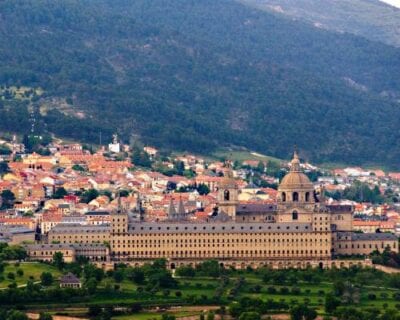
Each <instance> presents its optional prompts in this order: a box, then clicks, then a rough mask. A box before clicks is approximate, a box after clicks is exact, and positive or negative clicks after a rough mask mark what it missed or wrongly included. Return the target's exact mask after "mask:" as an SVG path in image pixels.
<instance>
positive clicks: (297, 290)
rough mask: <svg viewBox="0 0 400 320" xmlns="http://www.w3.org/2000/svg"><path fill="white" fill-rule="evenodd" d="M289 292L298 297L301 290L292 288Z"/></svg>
mask: <svg viewBox="0 0 400 320" xmlns="http://www.w3.org/2000/svg"><path fill="white" fill-rule="evenodd" d="M291 292H292V294H294V295H299V294H300V293H301V289H300V288H299V287H293V288H292V290H291Z"/></svg>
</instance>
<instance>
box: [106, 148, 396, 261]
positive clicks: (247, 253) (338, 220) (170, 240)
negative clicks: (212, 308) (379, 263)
mask: <svg viewBox="0 0 400 320" xmlns="http://www.w3.org/2000/svg"><path fill="white" fill-rule="evenodd" d="M224 175H225V177H224V179H222V181H221V183H220V185H219V190H218V210H217V213H216V214H214V215H213V216H212V217H210V218H209V219H208V220H207V221H205V222H201V223H200V222H193V221H189V220H186V219H181V220H180V221H176V220H174V221H172V220H170V221H166V222H158V223H146V222H133V221H131V219H130V216H129V214H128V213H126V212H119V213H114V214H112V218H111V220H112V222H111V234H110V240H111V241H110V245H111V256H112V259H113V260H116V261H132V262H133V263H135V262H136V263H141V262H143V261H150V260H154V259H157V258H167V259H168V260H169V261H170V263H171V267H173V266H176V265H179V264H181V263H187V264H196V263H199V262H201V261H203V260H206V259H216V260H218V261H220V263H223V264H226V265H233V266H236V267H237V266H239V267H241V266H242V265H243V264H247V265H254V266H261V265H270V266H272V267H289V266H292V267H301V268H302V267H306V266H308V265H310V266H326V267H330V266H332V263H334V264H335V262H334V261H333V259H335V258H336V257H337V256H345V255H358V254H364V255H368V254H370V253H371V252H372V251H374V250H378V251H383V250H384V249H385V248H386V247H387V246H389V247H390V248H391V250H394V251H396V252H397V251H398V246H397V237H396V236H394V235H392V234H383V233H382V234H364V235H363V236H360V235H359V234H355V233H353V232H352V231H351V230H352V214H353V208H352V207H351V206H326V205H325V201H324V198H323V190H320V194H318V192H316V191H315V190H314V186H313V184H312V183H311V182H310V180H309V179H308V177H307V176H306V175H305V174H304V173H303V172H302V171H301V168H300V161H299V158H298V156H297V154H295V156H294V158H293V160H292V162H291V169H290V172H289V173H288V174H287V175H286V176H285V177H284V179H283V180H282V183H281V184H280V186H279V188H278V195H279V197H278V202H277V204H276V205H251V204H250V205H242V204H239V202H238V197H237V195H238V188H237V185H236V183H235V180H234V179H233V176H232V173H231V171H230V167H229V166H227V168H226V169H225V172H224ZM345 235H347V236H345ZM338 265H340V263H338Z"/></svg>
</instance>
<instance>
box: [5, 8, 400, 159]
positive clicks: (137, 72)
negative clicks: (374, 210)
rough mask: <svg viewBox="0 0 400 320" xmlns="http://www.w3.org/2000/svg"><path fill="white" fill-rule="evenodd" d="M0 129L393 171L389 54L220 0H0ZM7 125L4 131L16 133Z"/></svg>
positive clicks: (396, 151)
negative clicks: (114, 137)
mask: <svg viewBox="0 0 400 320" xmlns="http://www.w3.org/2000/svg"><path fill="white" fill-rule="evenodd" d="M0 13H1V15H0V85H2V86H3V90H4V88H8V87H18V86H26V87H30V88H41V90H43V91H42V92H41V95H40V96H39V95H34V96H33V97H31V98H30V99H12V98H10V97H8V99H6V98H3V99H0V107H1V108H2V117H1V118H0V130H9V131H18V132H20V133H23V132H26V131H27V130H29V128H30V126H29V121H28V119H29V112H28V107H29V110H32V109H33V110H34V112H36V119H37V130H42V131H46V130H48V131H51V132H54V133H55V134H57V135H58V136H62V137H67V138H73V139H79V140H82V141H92V142H93V141H96V142H98V139H99V134H100V132H101V133H102V136H103V141H105V139H108V138H109V137H110V135H111V133H112V132H114V131H116V132H118V133H119V134H120V136H122V137H123V138H125V140H128V138H129V137H130V136H131V135H132V134H134V135H136V136H139V137H140V139H141V140H142V141H144V142H146V143H151V144H154V145H156V146H159V147H163V148H168V149H173V150H188V151H193V152H201V153H210V152H212V151H214V150H215V149H216V148H217V147H219V146H228V147H229V146H247V147H248V148H249V149H252V150H255V151H258V152H261V153H264V154H269V155H272V156H276V157H281V158H287V157H288V156H289V154H290V153H291V152H292V150H293V146H294V144H297V145H298V147H299V149H300V150H302V152H303V154H302V156H303V157H305V158H308V159H309V160H312V161H333V162H348V163H358V164H375V163H382V164H385V165H389V166H399V163H398V159H399V156H400V146H399V145H398V144H397V143H396V142H397V141H399V138H400V131H399V130H398V119H400V109H399V105H398V102H396V99H398V97H399V96H400V77H398V75H399V74H400V50H399V49H396V48H394V47H390V46H387V45H384V44H381V43H376V42H371V41H368V40H366V39H364V38H361V37H356V36H354V35H349V34H337V33H333V32H329V31H325V30H320V29H317V28H314V27H313V26H311V25H309V24H307V23H302V22H299V21H292V20H291V19H287V18H285V17H282V16H279V15H275V14H271V13H268V12H264V11H261V10H257V9H254V8H251V7H249V6H247V5H243V4H241V3H239V2H236V1H232V0H220V1H211V0H203V1H195V0H169V1H164V0H154V1H145V0H137V1H128V0H114V1H110V0H96V1H94V0H80V1H78V0H63V1H61V0H3V1H1V2H0ZM16 124H18V125H16Z"/></svg>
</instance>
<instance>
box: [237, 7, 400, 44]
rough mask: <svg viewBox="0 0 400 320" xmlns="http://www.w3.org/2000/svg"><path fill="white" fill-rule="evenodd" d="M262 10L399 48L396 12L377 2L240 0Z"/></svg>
mask: <svg viewBox="0 0 400 320" xmlns="http://www.w3.org/2000/svg"><path fill="white" fill-rule="evenodd" d="M241 1H242V2H243V3H245V4H248V5H251V6H254V7H255V8H259V9H262V10H267V11H270V12H276V13H280V14H283V15H286V16H289V17H294V18H296V19H300V20H304V21H308V22H309V23H312V24H314V25H315V26H316V27H318V28H324V29H329V30H335V31H338V32H348V33H353V34H355V35H360V36H363V37H365V38H367V39H370V40H373V41H381V42H384V43H386V44H389V45H393V46H396V47H400V37H399V34H400V9H397V8H394V7H392V6H389V5H387V4H385V3H383V2H381V1H378V0H336V1H332V0H241Z"/></svg>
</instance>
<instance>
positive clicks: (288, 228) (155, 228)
mask: <svg viewBox="0 0 400 320" xmlns="http://www.w3.org/2000/svg"><path fill="white" fill-rule="evenodd" d="M115 229H118V230H120V229H119V228H118V227H117V228H115ZM136 229H137V230H149V231H151V230H158V231H161V230H185V231H187V230H203V231H206V230H245V229H247V230H272V229H277V230H299V226H294V227H293V226H285V227H284V226H273V225H268V226H257V227H256V226H246V227H245V226H240V227H237V226H230V227H226V226H221V227H220V228H216V227H215V226H212V227H210V226H208V227H207V226H203V227H198V226H190V227H188V226H185V227H179V226H175V227H169V226H168V227H165V228H162V227H143V226H142V227H137V228H136V227H135V226H133V227H131V230H136ZM304 229H306V230H308V229H309V227H308V226H304ZM122 230H124V227H122ZM118 232H119V231H118Z"/></svg>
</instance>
